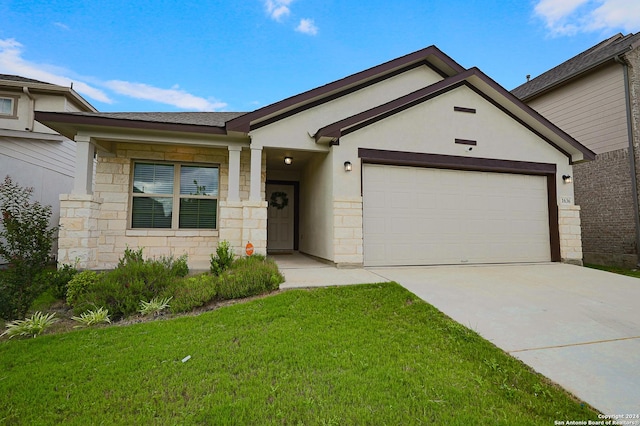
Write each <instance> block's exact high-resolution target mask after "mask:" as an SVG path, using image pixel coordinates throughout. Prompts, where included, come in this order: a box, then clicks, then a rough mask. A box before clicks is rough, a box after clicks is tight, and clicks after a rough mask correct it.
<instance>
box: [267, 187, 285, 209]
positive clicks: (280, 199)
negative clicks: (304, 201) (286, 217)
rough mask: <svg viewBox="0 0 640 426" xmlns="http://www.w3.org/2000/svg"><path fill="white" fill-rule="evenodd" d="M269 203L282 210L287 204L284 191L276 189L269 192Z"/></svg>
mask: <svg viewBox="0 0 640 426" xmlns="http://www.w3.org/2000/svg"><path fill="white" fill-rule="evenodd" d="M269 205H270V206H271V207H275V208H276V209H278V210H282V209H284V208H285V207H287V206H288V205H289V197H287V193H286V192H281V191H276V192H273V193H272V194H271V200H269Z"/></svg>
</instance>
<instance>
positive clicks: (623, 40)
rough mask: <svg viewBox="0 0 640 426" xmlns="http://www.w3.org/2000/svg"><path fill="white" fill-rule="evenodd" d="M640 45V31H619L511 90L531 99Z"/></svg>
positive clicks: (525, 98) (522, 97)
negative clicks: (634, 32)
mask: <svg viewBox="0 0 640 426" xmlns="http://www.w3.org/2000/svg"><path fill="white" fill-rule="evenodd" d="M639 45H640V33H636V34H633V33H631V34H627V35H626V36H623V35H622V34H620V33H618V34H616V35H614V36H613V37H610V38H608V39H607V40H604V41H602V42H600V43H598V44H596V45H595V46H593V47H591V48H589V49H587V50H585V51H584V52H582V53H580V54H578V55H576V56H574V57H573V58H571V59H569V60H568V61H565V62H563V63H561V64H560V65H558V66H556V67H554V68H552V69H550V70H549V71H546V72H545V73H543V74H541V75H539V76H538V77H536V78H534V79H532V80H531V81H528V82H526V83H524V84H522V85H520V86H518V87H516V88H515V89H513V90H512V91H511V93H513V94H514V95H515V96H517V97H518V98H520V99H522V100H524V101H528V100H529V99H531V98H533V97H535V96H537V95H540V94H542V93H543V92H545V91H547V90H550V89H552V88H553V87H555V86H557V85H559V84H561V83H564V82H566V81H568V80H570V79H572V78H575V77H577V76H579V75H581V74H583V73H585V72H588V71H590V70H592V69H594V68H597V67H599V66H601V65H603V64H605V63H607V62H609V61H613V60H615V58H616V57H617V56H619V55H622V54H624V53H626V52H628V51H630V50H632V49H634V48H635V47H637V46H639Z"/></svg>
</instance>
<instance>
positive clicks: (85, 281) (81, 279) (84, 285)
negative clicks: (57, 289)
mask: <svg viewBox="0 0 640 426" xmlns="http://www.w3.org/2000/svg"><path fill="white" fill-rule="evenodd" d="M100 278H101V274H99V273H98V272H95V271H82V272H79V273H78V274H76V275H74V277H73V278H71V280H70V281H69V282H68V283H67V303H68V304H69V306H71V307H73V308H74V310H75V311H76V312H77V313H80V312H83V311H85V310H87V309H89V308H91V307H92V305H91V304H87V303H86V302H85V298H86V297H85V296H86V294H87V293H88V292H89V291H91V290H92V289H94V288H95V287H97V286H98V283H99V282H100Z"/></svg>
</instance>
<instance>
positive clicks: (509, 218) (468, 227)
mask: <svg viewBox="0 0 640 426" xmlns="http://www.w3.org/2000/svg"><path fill="white" fill-rule="evenodd" d="M363 173H364V177H363V202H364V207H363V210H364V211H363V220H364V262H365V265H367V266H384V265H438V264H465V263H469V264H472V263H507V262H547V261H550V259H551V252H550V242H549V220H548V214H549V213H548V207H547V206H548V201H547V181H546V177H544V176H531V175H518V174H507V173H489V172H475V171H473V172H472V171H458V170H443V169H425V168H418V167H399V166H382V165H373V164H365V166H364V171H363Z"/></svg>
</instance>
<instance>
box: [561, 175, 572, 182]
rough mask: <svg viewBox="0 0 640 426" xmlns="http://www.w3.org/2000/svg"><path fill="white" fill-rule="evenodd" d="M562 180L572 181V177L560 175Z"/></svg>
mask: <svg viewBox="0 0 640 426" xmlns="http://www.w3.org/2000/svg"><path fill="white" fill-rule="evenodd" d="M562 181H563V182H564V183H572V182H573V178H572V177H571V176H569V175H562Z"/></svg>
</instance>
